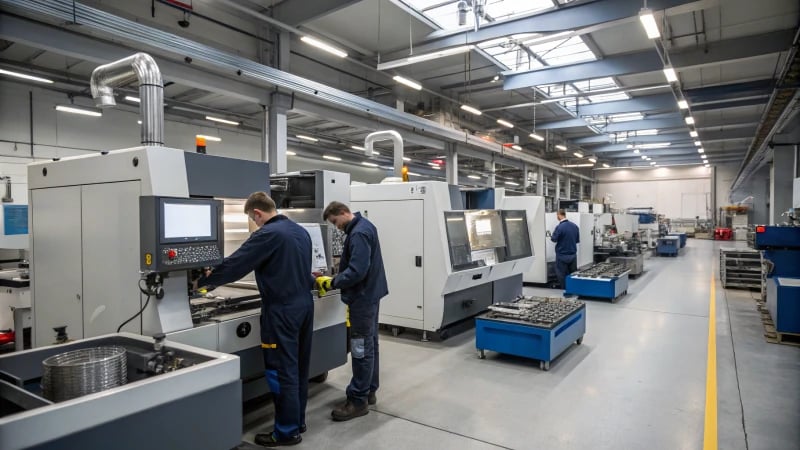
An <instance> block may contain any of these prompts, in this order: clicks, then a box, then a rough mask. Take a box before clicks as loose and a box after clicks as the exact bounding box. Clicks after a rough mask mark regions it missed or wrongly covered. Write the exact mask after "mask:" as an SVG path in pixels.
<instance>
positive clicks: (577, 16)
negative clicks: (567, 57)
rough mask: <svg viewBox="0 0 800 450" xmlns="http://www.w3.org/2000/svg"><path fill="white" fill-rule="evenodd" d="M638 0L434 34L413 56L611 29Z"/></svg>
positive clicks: (656, 0) (677, 1)
mask: <svg viewBox="0 0 800 450" xmlns="http://www.w3.org/2000/svg"><path fill="white" fill-rule="evenodd" d="M689 3H702V2H696V1H693V0H650V2H649V3H648V6H649V7H650V8H652V9H654V10H662V9H667V8H673V7H676V6H681V5H685V4H689ZM641 9H642V2H641V0H603V1H596V0H595V1H588V2H582V3H579V4H576V5H571V4H567V5H564V6H562V7H561V8H558V9H552V10H548V11H543V12H539V13H534V14H532V15H527V16H522V17H519V18H515V19H511V20H504V21H501V22H495V23H489V24H485V25H483V26H481V27H480V28H479V29H478V30H477V31H475V30H469V31H438V32H434V33H431V34H430V35H428V36H427V38H426V39H425V41H424V42H422V43H419V44H417V45H416V46H414V52H415V53H416V54H419V55H421V54H424V53H431V52H435V51H439V50H443V49H446V48H451V47H459V46H462V45H474V44H478V43H481V42H484V41H489V40H492V39H497V38H501V37H505V36H511V35H513V34H525V33H542V34H546V33H556V32H562V31H567V30H577V29H581V28H588V27H600V28H594V29H593V30H592V31H597V30H598V29H602V28H605V27H608V26H613V25H614V22H615V21H619V20H626V19H630V18H632V17H636V16H638V15H639V10H641ZM407 53H408V50H407V49H405V48H404V49H400V50H397V51H394V52H391V53H387V54H384V55H383V58H382V59H383V60H384V61H391V60H394V59H400V58H403V57H405V56H407Z"/></svg>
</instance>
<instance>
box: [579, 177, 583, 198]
mask: <svg viewBox="0 0 800 450" xmlns="http://www.w3.org/2000/svg"><path fill="white" fill-rule="evenodd" d="M578 192H579V194H578V200H579V201H580V200H583V178H578Z"/></svg>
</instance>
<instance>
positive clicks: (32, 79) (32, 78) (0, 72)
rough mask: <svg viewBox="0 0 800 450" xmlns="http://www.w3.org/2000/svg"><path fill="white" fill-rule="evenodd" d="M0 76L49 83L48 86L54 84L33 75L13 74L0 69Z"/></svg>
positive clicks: (51, 81)
mask: <svg viewBox="0 0 800 450" xmlns="http://www.w3.org/2000/svg"><path fill="white" fill-rule="evenodd" d="M0 75H8V76H10V77H16V78H22V79H23V80H31V81H38V82H40V83H48V84H52V83H53V80H48V79H47V78H42V77H36V76H33V75H28V74H25V73H20V72H12V71H10V70H5V69H0Z"/></svg>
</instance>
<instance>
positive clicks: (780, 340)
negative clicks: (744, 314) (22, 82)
mask: <svg viewBox="0 0 800 450" xmlns="http://www.w3.org/2000/svg"><path fill="white" fill-rule="evenodd" d="M759 311H760V312H761V321H762V322H763V323H764V338H765V339H766V340H767V342H769V343H770V344H783V345H793V346H795V347H800V334H796V333H781V332H779V331H778V330H776V329H775V324H774V323H773V322H772V317H770V315H769V312H768V311H766V310H765V309H761V308H759Z"/></svg>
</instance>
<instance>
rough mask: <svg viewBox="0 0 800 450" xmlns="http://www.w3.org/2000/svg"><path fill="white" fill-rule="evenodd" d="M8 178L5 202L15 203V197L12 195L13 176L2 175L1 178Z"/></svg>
mask: <svg viewBox="0 0 800 450" xmlns="http://www.w3.org/2000/svg"><path fill="white" fill-rule="evenodd" d="M3 179H4V180H6V195H4V196H3V199H2V201H3V203H14V197H12V196H11V177H0V180H3Z"/></svg>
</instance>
